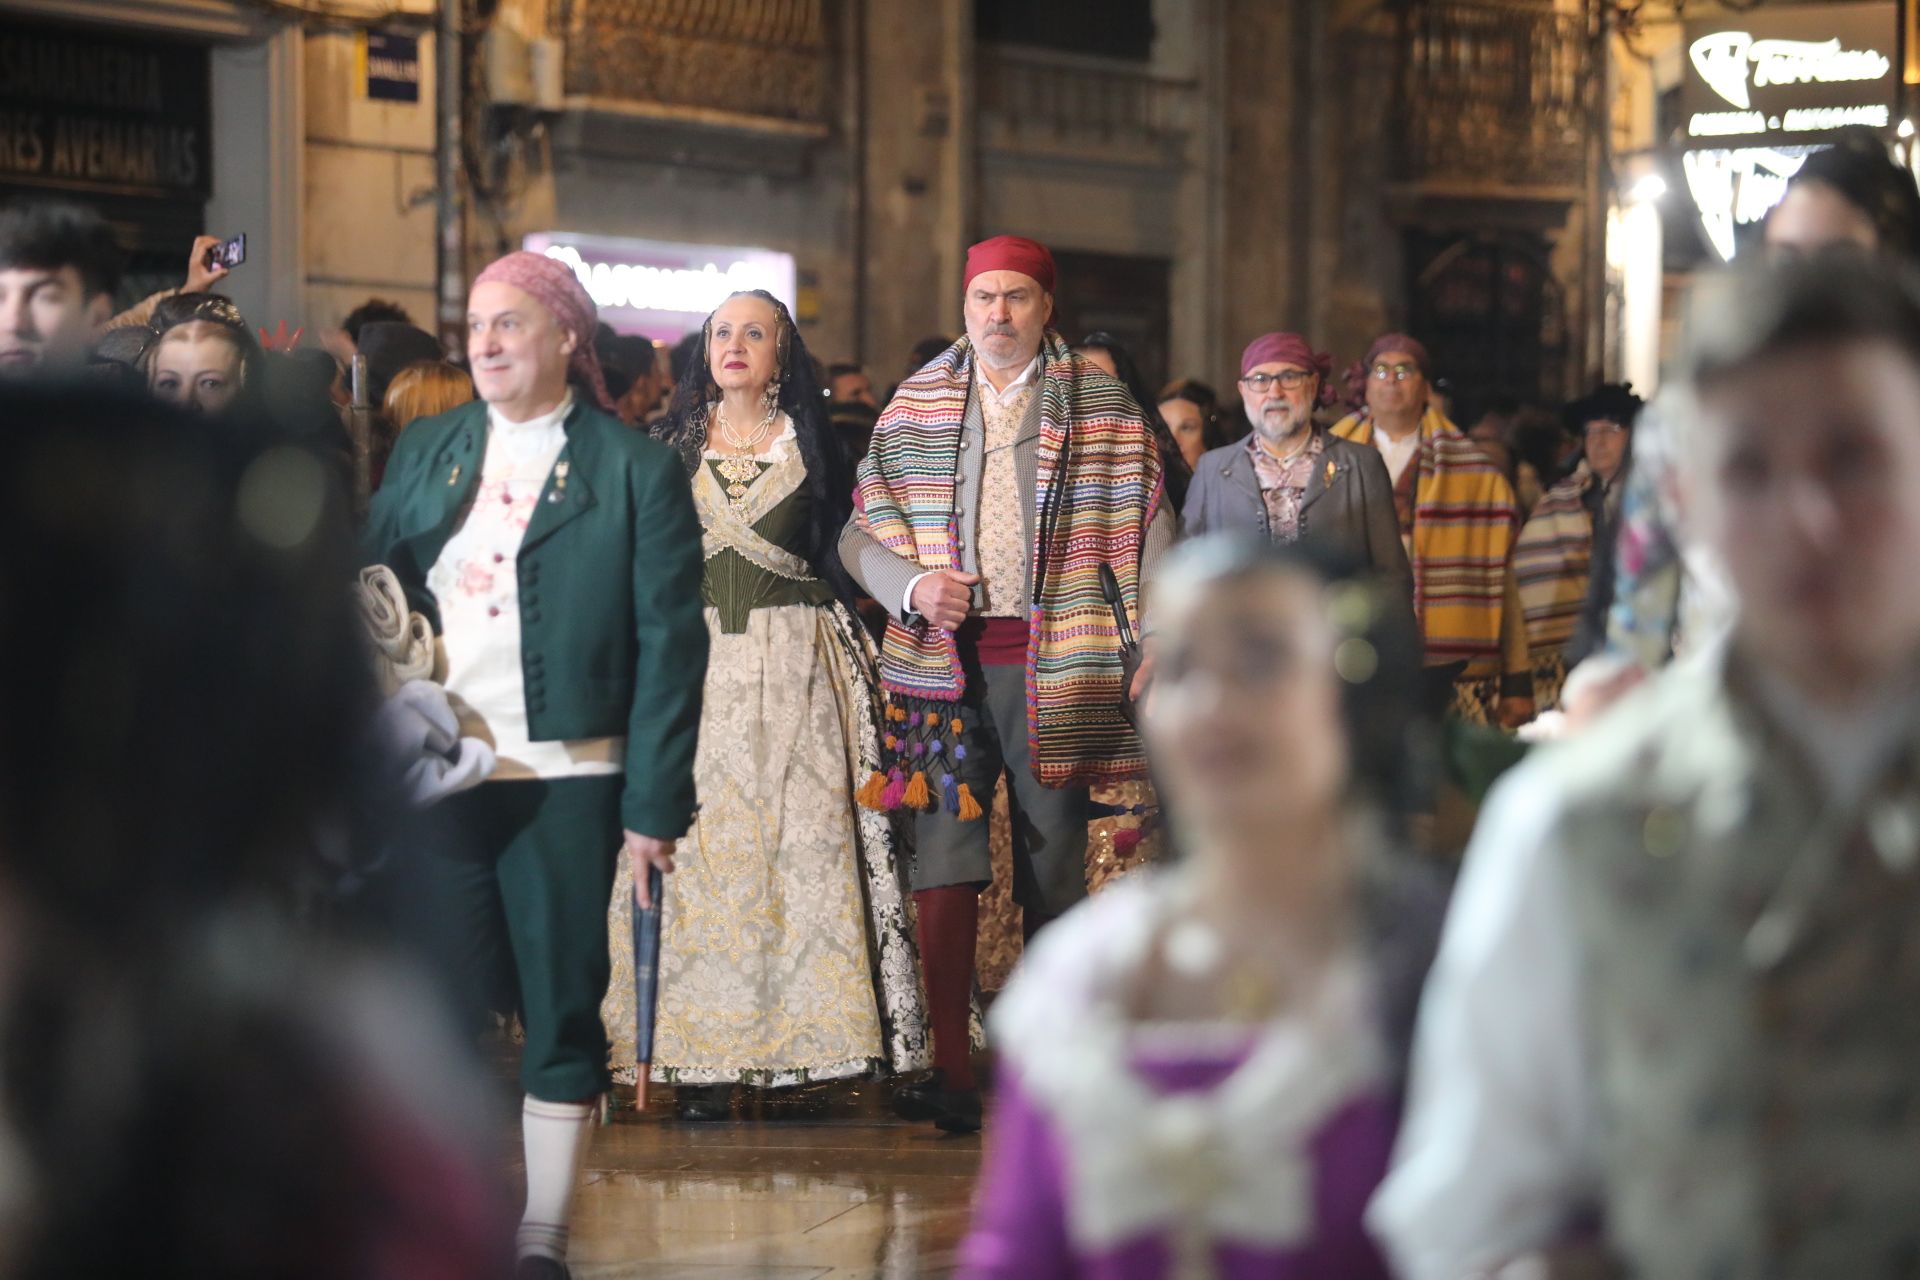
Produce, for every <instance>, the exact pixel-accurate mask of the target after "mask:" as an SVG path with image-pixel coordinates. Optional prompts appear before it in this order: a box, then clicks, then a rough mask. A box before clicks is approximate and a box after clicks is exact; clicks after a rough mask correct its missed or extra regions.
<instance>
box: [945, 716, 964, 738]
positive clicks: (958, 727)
mask: <svg viewBox="0 0 1920 1280" xmlns="http://www.w3.org/2000/svg"><path fill="white" fill-rule="evenodd" d="M947 723H948V727H949V728H951V729H952V730H953V736H954V737H956V738H957V737H959V736H960V735H961V734H963V733H965V732H966V731H967V726H966V725H964V724H961V723H960V721H958V720H950V721H948V722H947Z"/></svg>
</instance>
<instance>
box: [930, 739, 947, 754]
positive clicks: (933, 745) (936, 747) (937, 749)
mask: <svg viewBox="0 0 1920 1280" xmlns="http://www.w3.org/2000/svg"><path fill="white" fill-rule="evenodd" d="M946 749H947V744H946V743H944V742H942V741H940V739H938V738H935V739H934V740H933V741H932V742H929V743H928V744H927V750H929V751H931V752H932V753H933V754H934V755H939V754H940V753H941V752H942V751H945V750H946Z"/></svg>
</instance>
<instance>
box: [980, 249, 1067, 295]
mask: <svg viewBox="0 0 1920 1280" xmlns="http://www.w3.org/2000/svg"><path fill="white" fill-rule="evenodd" d="M983 271H1018V272H1019V273H1020V274H1021V275H1023V276H1032V277H1033V278H1034V279H1035V280H1037V281H1039V283H1040V287H1041V288H1042V289H1044V290H1046V291H1047V292H1048V293H1052V292H1053V281H1054V266H1053V254H1052V253H1050V252H1049V251H1048V250H1047V246H1045V245H1043V244H1041V243H1040V242H1039V241H1038V240H1029V239H1027V238H1026V237H1025V236H995V237H993V238H992V239H991V240H982V241H981V242H980V243H979V244H976V245H974V246H973V247H972V248H971V249H968V250H967V271H966V279H964V280H962V281H961V282H960V287H961V288H962V289H963V290H964V289H965V288H966V287H967V286H968V285H971V284H972V283H973V278H974V277H975V276H977V275H979V274H980V273H981V272H983Z"/></svg>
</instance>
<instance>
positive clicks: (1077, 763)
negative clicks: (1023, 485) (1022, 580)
mask: <svg viewBox="0 0 1920 1280" xmlns="http://www.w3.org/2000/svg"><path fill="white" fill-rule="evenodd" d="M1041 356H1042V359H1043V361H1044V369H1043V376H1044V378H1045V381H1044V383H1043V384H1042V387H1041V392H1040V395H1041V408H1040V442H1039V475H1038V485H1037V493H1036V496H1035V501H1034V513H1035V519H1034V529H1033V530H1032V534H1033V538H1032V542H1031V544H1030V546H1029V547H1028V555H1029V557H1030V559H1029V561H1028V563H1030V564H1031V565H1033V566H1034V570H1033V574H1032V577H1033V581H1034V592H1033V600H1032V604H1031V613H1030V617H1029V623H1030V625H1029V628H1028V640H1027V733H1028V740H1029V742H1030V743H1031V745H1032V754H1033V772H1034V776H1035V777H1036V778H1038V779H1039V781H1040V782H1041V783H1042V784H1043V785H1045V786H1049V787H1069V786H1087V785H1092V784H1097V783H1103V782H1111V781H1120V780H1124V779H1130V778H1138V777H1144V776H1145V772H1146V761H1145V757H1144V755H1143V753H1142V750H1141V746H1140V740H1139V738H1138V737H1137V736H1136V735H1135V733H1134V731H1133V729H1132V728H1131V726H1129V725H1128V724H1127V722H1126V719H1125V717H1124V716H1122V715H1121V712H1120V702H1121V680H1122V676H1121V669H1120V635H1119V631H1118V628H1117V627H1116V626H1115V625H1114V621H1113V614H1112V612H1111V610H1109V609H1108V607H1107V605H1106V602H1105V601H1104V600H1103V599H1102V597H1101V594H1100V578H1099V566H1100V565H1101V564H1102V563H1105V564H1108V565H1111V566H1112V567H1113V571H1114V574H1115V576H1116V577H1117V578H1118V579H1119V581H1120V591H1121V594H1122V596H1123V598H1124V599H1125V601H1126V606H1127V610H1128V612H1129V614H1130V615H1131V620H1132V621H1133V623H1134V626H1135V627H1136V630H1137V628H1138V626H1139V607H1140V552H1141V548H1142V546H1143V544H1144V543H1145V540H1146V530H1147V525H1148V524H1149V523H1150V522H1151V521H1152V519H1153V514H1154V512H1155V510H1156V509H1157V508H1158V506H1159V504H1160V501H1161V475H1160V455H1159V451H1158V450H1157V449H1156V448H1155V446H1154V441H1153V434H1152V431H1151V429H1150V428H1149V427H1148V426H1147V423H1146V420H1145V419H1144V418H1143V417H1142V416H1141V412H1140V410H1139V408H1138V407H1137V406H1136V405H1135V404H1134V403H1133V398H1132V397H1131V396H1129V395H1128V394H1127V391H1126V388H1125V387H1123V386H1122V385H1121V384H1120V383H1119V382H1117V381H1115V380H1114V379H1113V378H1111V377H1108V376H1107V375H1106V374H1105V373H1103V372H1101V371H1100V370H1099V369H1097V368H1095V367H1094V366H1093V365H1091V364H1089V363H1087V362H1086V361H1085V360H1082V359H1079V358H1077V357H1075V356H1074V355H1073V354H1072V353H1071V352H1070V351H1069V350H1068V349H1067V345H1066V343H1065V342H1063V341H1062V340H1061V338H1060V335H1059V334H1057V333H1054V332H1053V331H1051V330H1049V331H1048V332H1047V335H1046V339H1045V341H1044V343H1043V345H1042V347H1041ZM972 382H973V348H972V345H971V344H970V343H969V342H968V341H967V339H965V338H962V339H960V340H959V341H958V342H956V343H954V345H953V346H952V347H949V348H948V349H947V351H946V352H945V353H943V354H942V355H940V356H938V357H936V358H935V359H934V361H933V362H932V363H931V364H929V365H927V366H926V367H925V368H923V369H921V370H920V371H919V372H918V373H916V374H914V375H913V376H912V377H910V378H908V379H907V380H906V381H905V382H903V383H901V384H900V387H899V389H898V390H897V391H895V392H894V396H893V399H892V400H891V401H889V402H888V404H887V407H886V410H885V411H884V412H883V413H881V415H880V420H879V422H878V424H876V426H875V427H874V432H873V445H872V448H871V450H870V452H869V453H868V454H867V456H866V458H865V459H863V460H862V461H861V463H860V467H859V472H858V488H859V497H860V503H861V507H862V510H864V512H865V513H866V518H867V523H868V526H869V527H870V528H871V529H872V531H873V536H874V537H875V538H876V539H878V540H879V542H880V543H881V545H883V546H885V547H886V548H887V549H888V550H890V551H892V552H894V553H895V554H897V555H901V556H904V557H906V558H907V559H909V560H913V561H915V562H917V563H918V564H920V565H921V566H922V567H923V568H926V569H949V568H956V567H958V566H959V565H960V564H961V558H960V556H959V554H958V551H957V548H956V546H955V542H956V537H957V531H956V528H955V524H956V520H955V510H954V476H955V472H956V470H957V469H958V463H959V454H960V428H961V422H962V419H963V418H964V417H965V415H966V409H967V396H968V394H969V392H970V390H971V387H972ZM1063 460H1064V466H1063ZM880 674H881V679H882V682H883V683H884V684H885V686H886V689H887V691H888V694H889V697H890V698H891V699H892V701H893V702H894V703H895V704H896V706H899V707H902V708H912V709H913V710H912V711H911V712H910V713H909V714H910V715H911V716H913V717H914V719H911V720H908V721H907V723H908V724H909V726H910V727H911V726H912V725H914V724H917V723H919V718H921V717H924V716H925V715H926V714H927V711H926V709H925V708H927V707H928V706H929V704H933V705H936V706H941V707H942V709H943V710H946V711H947V713H948V714H950V709H949V708H946V707H945V705H944V704H951V703H953V702H955V701H957V700H958V699H959V698H960V695H961V693H962V691H963V689H964V686H965V678H964V676H963V675H962V673H961V669H960V660H959V654H958V652H957V650H956V648H955V646H954V640H953V635H952V634H951V633H950V632H947V631H943V630H941V629H939V628H938V627H933V626H925V625H923V626H919V627H907V626H904V625H902V624H901V623H900V622H899V621H898V620H897V619H895V620H891V621H889V622H888V624H887V633H886V636H885V638H884V639H883V641H882V644H881V657H880ZM896 719H897V720H899V719H906V717H896ZM905 767H906V768H907V769H911V768H912V767H913V766H912V764H911V763H907V764H906V765H905Z"/></svg>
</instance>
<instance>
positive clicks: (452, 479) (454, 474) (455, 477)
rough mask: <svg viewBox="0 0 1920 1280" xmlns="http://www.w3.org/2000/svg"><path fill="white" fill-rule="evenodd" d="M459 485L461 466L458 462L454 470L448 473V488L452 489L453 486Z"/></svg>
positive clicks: (454, 465)
mask: <svg viewBox="0 0 1920 1280" xmlns="http://www.w3.org/2000/svg"><path fill="white" fill-rule="evenodd" d="M459 483H460V464H459V463H457V462H456V463H454V464H453V470H452V471H450V472H448V473H447V488H449V489H451V488H453V486H455V485H457V484H459Z"/></svg>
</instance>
